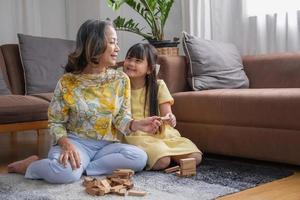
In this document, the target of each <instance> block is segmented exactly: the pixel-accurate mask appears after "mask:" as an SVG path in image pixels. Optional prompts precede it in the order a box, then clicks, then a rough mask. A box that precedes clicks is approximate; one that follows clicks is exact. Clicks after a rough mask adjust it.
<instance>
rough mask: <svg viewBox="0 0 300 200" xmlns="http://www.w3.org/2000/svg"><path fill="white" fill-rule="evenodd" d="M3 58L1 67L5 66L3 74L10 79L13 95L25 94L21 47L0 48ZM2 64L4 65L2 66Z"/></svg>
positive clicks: (0, 60) (0, 61)
mask: <svg viewBox="0 0 300 200" xmlns="http://www.w3.org/2000/svg"><path fill="white" fill-rule="evenodd" d="M0 48H1V52H2V56H3V57H2V58H1V56H0V65H1V67H2V66H4V70H3V71H2V73H3V74H4V78H5V77H6V78H7V79H8V83H9V88H10V90H11V92H12V94H20V95H24V94H25V83H24V71H23V67H22V63H21V58H20V53H19V47H18V45H17V44H6V45H2V46H0ZM1 63H2V64H1Z"/></svg>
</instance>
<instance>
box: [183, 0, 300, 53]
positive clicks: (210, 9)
mask: <svg viewBox="0 0 300 200" xmlns="http://www.w3.org/2000/svg"><path fill="white" fill-rule="evenodd" d="M249 1H251V0H249ZM259 6H262V5H260V4H258V5H257V7H259ZM248 11H249V10H248V9H247V0H222V1H220V0H189V1H182V13H183V29H184V30H186V31H187V32H189V33H190V34H193V35H195V36H198V37H201V38H204V39H212V40H216V41H223V42H231V43H233V44H235V45H236V46H237V48H238V49H239V51H240V52H241V54H242V55H247V54H263V53H273V52H287V51H300V12H299V11H293V12H283V13H275V14H272V15H271V14H268V15H267V14H265V15H257V16H255V15H252V16H250V15H249V14H248V13H249V12H248Z"/></svg>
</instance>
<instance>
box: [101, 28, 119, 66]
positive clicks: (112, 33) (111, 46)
mask: <svg viewBox="0 0 300 200" xmlns="http://www.w3.org/2000/svg"><path fill="white" fill-rule="evenodd" d="M105 35H106V39H107V41H106V42H107V46H106V49H105V51H104V53H103V54H102V55H101V56H100V65H101V66H103V67H108V66H114V65H116V62H117V56H118V52H119V51H120V47H119V46H118V36H117V33H116V30H115V29H114V28H113V27H112V26H108V27H107V30H106V31H105Z"/></svg>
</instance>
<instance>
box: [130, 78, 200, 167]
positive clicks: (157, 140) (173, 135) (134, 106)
mask: <svg viewBox="0 0 300 200" xmlns="http://www.w3.org/2000/svg"><path fill="white" fill-rule="evenodd" d="M157 84H158V104H163V103H166V102H170V103H171V104H173V103H174V100H173V98H172V96H171V94H170V92H169V90H168V88H167V86H166V84H165V82H164V81H163V80H158V81H157ZM145 92H146V89H145V88H141V89H136V90H133V89H131V112H132V116H133V118H134V119H137V120H138V119H143V118H145V117H147V116H149V105H148V104H149V102H147V105H146V109H144V102H145ZM124 140H125V142H126V143H128V144H133V145H135V146H138V147H140V148H142V149H143V150H144V151H146V152H147V154H148V161H147V169H151V168H152V167H153V165H154V164H155V163H156V162H157V161H158V160H159V159H160V158H162V157H165V156H175V155H183V154H190V153H195V152H200V153H201V151H200V150H199V149H198V148H197V146H196V145H195V144H194V143H193V142H192V141H190V140H189V139H187V138H184V137H181V135H180V133H179V132H178V131H177V130H176V129H174V128H173V127H171V126H169V125H165V129H164V131H163V132H161V133H159V134H155V135H154V134H149V133H145V132H142V131H136V132H134V133H131V134H130V135H127V136H125V138H124Z"/></svg>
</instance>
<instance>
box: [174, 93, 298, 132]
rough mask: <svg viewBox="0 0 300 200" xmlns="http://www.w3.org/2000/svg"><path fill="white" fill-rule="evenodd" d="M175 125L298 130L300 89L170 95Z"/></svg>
mask: <svg viewBox="0 0 300 200" xmlns="http://www.w3.org/2000/svg"><path fill="white" fill-rule="evenodd" d="M173 97H174V101H175V103H174V105H173V107H172V110H173V112H174V113H175V115H176V117H177V121H178V122H187V123H198V124H212V125H213V124H214V125H229V126H241V127H260V128H277V129H292V130H300V123H299V119H300V109H295V108H299V107H300V89H298V88H280V89H216V90H206V91H199V92H195V91H190V92H179V93H175V94H173Z"/></svg>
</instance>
